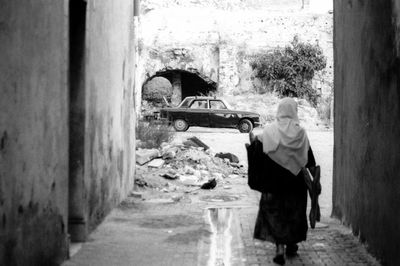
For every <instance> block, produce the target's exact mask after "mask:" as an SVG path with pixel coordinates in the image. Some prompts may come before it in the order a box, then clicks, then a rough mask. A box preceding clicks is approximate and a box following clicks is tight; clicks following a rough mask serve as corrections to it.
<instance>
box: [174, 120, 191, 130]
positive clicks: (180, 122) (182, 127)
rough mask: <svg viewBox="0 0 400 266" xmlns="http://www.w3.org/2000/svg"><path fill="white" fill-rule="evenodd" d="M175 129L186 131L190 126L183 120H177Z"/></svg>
mask: <svg viewBox="0 0 400 266" xmlns="http://www.w3.org/2000/svg"><path fill="white" fill-rule="evenodd" d="M174 128H175V130H176V131H186V130H187V129H188V128H189V125H188V123H186V121H185V120H183V119H176V120H174Z"/></svg>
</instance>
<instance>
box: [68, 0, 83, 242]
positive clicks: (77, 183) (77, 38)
mask: <svg viewBox="0 0 400 266" xmlns="http://www.w3.org/2000/svg"><path fill="white" fill-rule="evenodd" d="M86 5H87V4H86V1H84V0H72V1H70V2H69V15H70V16H69V47H70V50H69V73H68V74H69V101H70V102H69V185H68V191H69V192H68V193H69V195H68V196H69V198H68V233H69V235H70V240H71V242H83V241H85V240H86V235H87V222H86V221H87V219H86V215H85V213H86V212H85V205H84V197H83V194H84V193H83V190H84V155H85V148H84V147H85V100H86V93H85V31H86Z"/></svg>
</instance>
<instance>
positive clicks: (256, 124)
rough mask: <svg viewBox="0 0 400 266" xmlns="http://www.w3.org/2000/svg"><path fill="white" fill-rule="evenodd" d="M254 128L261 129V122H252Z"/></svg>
mask: <svg viewBox="0 0 400 266" xmlns="http://www.w3.org/2000/svg"><path fill="white" fill-rule="evenodd" d="M254 127H262V123H261V122H254Z"/></svg>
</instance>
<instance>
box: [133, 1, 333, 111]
mask: <svg viewBox="0 0 400 266" xmlns="http://www.w3.org/2000/svg"><path fill="white" fill-rule="evenodd" d="M312 2H313V1H311V2H310V1H300V0H286V1H276V0H268V1H258V0H254V1H236V0H235V1H228V0H223V1H211V0H210V1H166V0H143V1H141V9H140V10H141V16H140V17H139V23H138V36H139V37H138V38H139V40H138V50H139V52H138V53H139V57H140V58H141V61H140V62H139V64H138V68H137V73H136V74H137V78H136V87H137V88H141V87H142V86H143V84H146V82H148V81H149V80H151V79H152V78H153V77H156V76H161V77H165V78H167V79H168V80H169V81H170V82H171V84H172V87H173V91H174V93H175V94H177V95H179V97H177V98H178V101H177V102H179V100H180V99H181V98H183V97H185V96H191V95H201V94H207V93H209V92H214V93H215V92H216V93H217V94H219V95H224V96H226V95H239V94H243V93H248V92H254V91H255V87H257V86H259V85H258V84H257V83H258V82H259V81H258V80H254V79H253V77H252V69H251V66H250V61H251V60H252V59H254V58H255V57H257V56H258V55H260V54H263V53H266V52H269V51H272V50H273V49H275V48H277V47H281V48H283V47H285V46H287V45H289V44H290V42H291V41H292V40H293V38H294V37H295V36H298V37H299V39H300V40H301V41H304V42H308V43H312V44H316V43H317V44H319V45H320V47H321V48H322V50H323V52H324V54H325V56H326V57H327V67H326V69H325V70H324V71H323V73H320V75H319V76H318V77H315V80H314V87H315V88H316V89H321V90H322V94H323V96H325V97H328V96H330V94H331V92H332V83H333V42H332V40H333V31H332V28H333V26H332V23H333V19H332V17H333V15H332V13H331V12H328V11H329V10H325V11H324V12H319V13H318V12H316V11H314V8H312ZM330 11H331V10H330ZM140 97H141V95H140V90H138V92H137V100H136V101H137V102H138V103H140ZM137 108H139V105H138V106H137ZM138 111H139V109H138Z"/></svg>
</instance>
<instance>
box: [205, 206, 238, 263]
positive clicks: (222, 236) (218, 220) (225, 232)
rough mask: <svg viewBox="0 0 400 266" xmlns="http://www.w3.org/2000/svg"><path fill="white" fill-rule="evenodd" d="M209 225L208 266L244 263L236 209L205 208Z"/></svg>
mask: <svg viewBox="0 0 400 266" xmlns="http://www.w3.org/2000/svg"><path fill="white" fill-rule="evenodd" d="M206 212H207V213H206V218H207V220H208V223H209V225H210V229H211V230H210V231H211V234H210V244H209V250H208V252H209V255H208V259H207V263H206V264H204V265H208V266H222V265H223V266H236V265H244V260H243V255H242V253H243V242H242V239H241V227H240V222H239V218H238V217H239V216H238V212H237V209H234V208H210V209H207V210H206Z"/></svg>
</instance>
